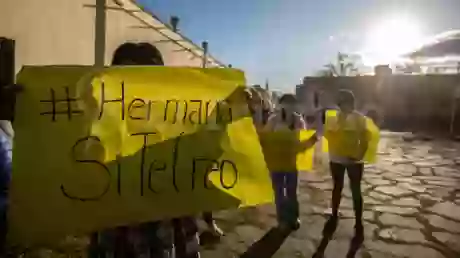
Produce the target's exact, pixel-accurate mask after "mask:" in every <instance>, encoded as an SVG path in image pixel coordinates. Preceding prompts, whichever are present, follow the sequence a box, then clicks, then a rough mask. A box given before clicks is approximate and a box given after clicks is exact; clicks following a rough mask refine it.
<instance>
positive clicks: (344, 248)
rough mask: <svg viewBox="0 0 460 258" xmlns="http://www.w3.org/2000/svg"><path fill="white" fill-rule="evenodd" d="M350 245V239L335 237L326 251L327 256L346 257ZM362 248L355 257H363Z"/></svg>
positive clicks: (325, 255) (327, 257)
mask: <svg viewBox="0 0 460 258" xmlns="http://www.w3.org/2000/svg"><path fill="white" fill-rule="evenodd" d="M349 247H350V240H345V239H343V240H342V239H339V240H336V239H333V240H331V241H330V242H329V245H328V246H327V249H326V251H325V252H324V257H325V258H335V257H345V255H346V254H347V252H348V249H349ZM361 252H362V251H361V250H359V251H358V252H357V253H356V256H355V257H362V254H361Z"/></svg>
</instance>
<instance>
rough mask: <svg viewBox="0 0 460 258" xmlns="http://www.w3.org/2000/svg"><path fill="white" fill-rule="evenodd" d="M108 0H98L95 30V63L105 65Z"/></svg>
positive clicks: (100, 65) (98, 65)
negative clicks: (106, 7) (106, 4)
mask: <svg viewBox="0 0 460 258" xmlns="http://www.w3.org/2000/svg"><path fill="white" fill-rule="evenodd" d="M105 3H106V0H96V18H95V30H94V65H95V66H96V67H104V63H105V62H104V59H105V39H106V38H105V33H106V21H107V13H106V10H105Z"/></svg>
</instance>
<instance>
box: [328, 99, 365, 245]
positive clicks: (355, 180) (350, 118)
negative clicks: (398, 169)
mask: <svg viewBox="0 0 460 258" xmlns="http://www.w3.org/2000/svg"><path fill="white" fill-rule="evenodd" d="M337 105H338V107H339V110H338V111H335V110H328V111H326V117H325V120H326V121H325V130H324V136H325V137H326V139H327V141H328V149H329V157H330V169H331V174H332V179H333V182H334V189H333V191H332V216H331V217H330V219H329V220H328V221H327V223H326V227H325V228H326V229H327V230H328V231H329V232H334V231H335V229H336V228H337V223H338V210H339V205H340V200H341V197H342V189H343V184H344V176H345V171H347V174H348V178H349V179H350V188H351V192H352V197H353V209H354V212H355V219H356V223H355V239H356V240H358V241H360V242H362V240H363V238H364V234H363V224H362V214H363V197H362V194H361V179H362V176H363V170H364V158H365V154H366V151H367V149H368V146H369V137H368V133H367V129H366V117H365V116H364V115H362V114H360V113H358V112H357V111H356V110H355V97H354V94H353V92H351V91H348V90H340V91H339V93H338V96H337Z"/></svg>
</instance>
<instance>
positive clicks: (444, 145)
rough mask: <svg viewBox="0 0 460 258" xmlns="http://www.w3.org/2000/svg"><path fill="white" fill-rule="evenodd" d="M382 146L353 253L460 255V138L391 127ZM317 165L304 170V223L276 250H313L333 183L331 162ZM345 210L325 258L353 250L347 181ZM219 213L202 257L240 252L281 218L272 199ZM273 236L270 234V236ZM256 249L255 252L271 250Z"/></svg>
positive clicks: (286, 253)
mask: <svg viewBox="0 0 460 258" xmlns="http://www.w3.org/2000/svg"><path fill="white" fill-rule="evenodd" d="M380 147H381V148H380V153H379V162H378V163H377V164H375V165H371V166H367V167H366V169H365V173H364V180H363V184H362V188H363V191H364V203H365V204H364V209H365V211H364V220H365V236H366V239H365V241H364V243H363V245H362V247H361V248H360V250H359V251H358V252H357V254H356V256H355V257H365V258H367V257H373V258H374V257H375V258H380V257H390V258H392V257H414V258H438V257H439V258H451V257H452V258H454V257H457V258H458V257H460V143H458V142H457V143H455V142H447V141H446V142H442V141H434V140H433V141H416V140H414V141H412V140H403V137H402V135H400V134H386V135H384V136H383V137H382V141H381V144H380ZM320 170H323V172H321V171H319V172H316V173H302V175H301V178H300V182H299V194H298V196H299V202H300V203H301V204H300V205H301V220H302V227H301V228H300V230H298V231H297V232H294V233H292V234H291V235H290V236H289V237H287V238H286V240H285V241H284V243H283V244H282V246H281V247H280V248H279V250H278V251H277V252H276V253H275V254H274V256H273V257H312V255H313V253H314V252H315V250H316V248H317V246H318V245H319V243H320V241H321V239H322V230H323V226H324V223H325V221H326V220H327V217H328V208H329V203H330V197H331V190H332V182H331V178H330V176H329V175H328V173H327V172H326V171H327V169H320ZM340 210H341V213H342V216H341V219H340V221H339V226H338V228H337V230H336V232H335V234H334V236H333V238H332V239H331V241H330V242H329V244H328V246H327V249H326V251H325V256H324V257H330V258H336V257H337V258H339V257H346V254H347V251H348V249H349V245H350V240H351V238H352V237H353V233H354V229H353V226H354V219H353V217H354V214H353V209H352V200H351V192H350V191H349V189H348V186H346V188H344V193H343V199H342V202H341V206H340ZM216 216H217V218H218V223H219V225H220V226H221V227H222V229H223V230H224V231H225V232H226V236H225V237H224V238H223V239H222V241H221V243H220V244H218V245H216V246H213V247H208V249H205V250H203V252H202V257H204V258H217V257H238V256H239V255H241V254H243V253H244V252H245V251H246V250H247V249H248V248H249V247H250V246H251V245H253V244H254V242H257V241H258V240H259V239H261V238H262V237H263V236H264V235H265V234H266V233H267V232H269V231H270V229H271V228H272V227H273V226H274V225H276V219H275V211H274V207H273V206H272V205H264V206H260V207H252V208H246V209H240V210H230V211H222V212H219V213H217V214H216ZM272 231H273V230H272ZM270 232H271V231H270ZM272 233H273V232H271V233H270V234H268V235H271V234H272ZM268 235H267V236H266V237H265V238H266V239H265V240H267V239H268V238H270V237H272V236H268ZM278 238H279V237H278ZM282 240H283V239H276V237H275V240H273V238H272V239H271V240H268V241H267V242H264V241H262V242H264V243H259V244H258V245H260V246H262V249H260V250H263V249H264V248H265V249H266V250H268V249H270V248H271V249H275V250H276V249H277V248H278V246H277V245H279V244H281V242H282ZM278 242H279V243H278ZM256 246H257V245H256ZM256 246H254V247H256ZM260 246H259V247H260ZM259 247H258V248H259ZM256 253H257V254H258V255H257V256H254V255H253V256H250V257H265V256H264V255H266V254H263V252H260V251H259V252H256ZM246 257H249V256H246Z"/></svg>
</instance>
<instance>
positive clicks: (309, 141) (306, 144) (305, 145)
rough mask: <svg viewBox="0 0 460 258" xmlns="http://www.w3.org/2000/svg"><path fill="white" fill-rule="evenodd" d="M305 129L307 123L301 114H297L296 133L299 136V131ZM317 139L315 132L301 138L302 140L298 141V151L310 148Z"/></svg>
mask: <svg viewBox="0 0 460 258" xmlns="http://www.w3.org/2000/svg"><path fill="white" fill-rule="evenodd" d="M306 129H307V123H306V122H305V120H304V119H303V118H302V116H299V117H298V119H297V120H296V130H297V133H298V135H299V137H300V131H302V130H306ZM317 141H318V137H317V136H316V133H314V134H313V135H312V136H311V137H310V138H308V139H307V140H303V141H301V142H300V144H299V146H300V149H299V152H301V151H304V150H306V149H310V148H312V147H313V146H314V145H315V143H316V142H317Z"/></svg>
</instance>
